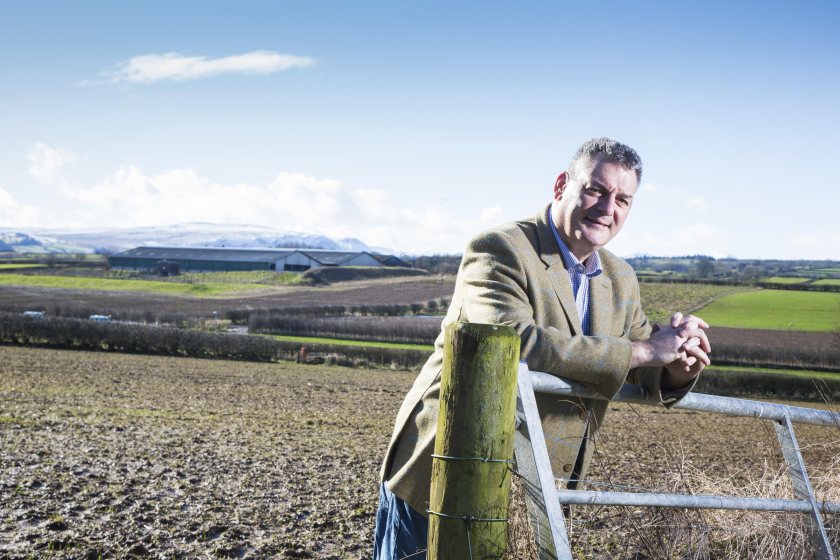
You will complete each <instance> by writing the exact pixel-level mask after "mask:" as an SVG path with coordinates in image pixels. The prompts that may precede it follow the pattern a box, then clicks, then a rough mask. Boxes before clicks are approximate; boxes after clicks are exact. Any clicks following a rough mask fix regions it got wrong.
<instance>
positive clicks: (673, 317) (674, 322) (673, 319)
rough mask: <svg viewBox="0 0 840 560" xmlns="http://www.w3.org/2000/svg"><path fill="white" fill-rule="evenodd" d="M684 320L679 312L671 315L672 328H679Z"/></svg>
mask: <svg viewBox="0 0 840 560" xmlns="http://www.w3.org/2000/svg"><path fill="white" fill-rule="evenodd" d="M682 318H683V314H682V313H680V312H679V311H677V312H675V313H674V314H673V315H671V327H673V328H675V329H676V328H677V327H679V326H680V322H681V321H682Z"/></svg>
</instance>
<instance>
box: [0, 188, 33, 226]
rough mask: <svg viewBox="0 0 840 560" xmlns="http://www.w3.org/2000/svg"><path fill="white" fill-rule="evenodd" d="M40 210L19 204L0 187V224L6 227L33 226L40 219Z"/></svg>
mask: <svg viewBox="0 0 840 560" xmlns="http://www.w3.org/2000/svg"><path fill="white" fill-rule="evenodd" d="M41 217H42V216H41V213H40V211H39V210H38V209H37V208H35V207H34V206H29V205H28V204H21V203H19V202H17V201H16V200H15V199H14V197H12V195H11V194H10V193H9V191H7V190H6V189H4V188H3V187H0V225H2V226H3V227H6V228H19V227H34V226H37V225H39V222H40V220H41Z"/></svg>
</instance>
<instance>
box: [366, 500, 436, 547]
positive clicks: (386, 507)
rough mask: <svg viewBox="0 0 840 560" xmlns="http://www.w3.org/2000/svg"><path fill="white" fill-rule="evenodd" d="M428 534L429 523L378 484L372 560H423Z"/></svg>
mask: <svg viewBox="0 0 840 560" xmlns="http://www.w3.org/2000/svg"><path fill="white" fill-rule="evenodd" d="M428 534H429V520H428V519H426V518H425V517H423V516H422V515H421V514H419V513H418V512H417V511H415V510H414V509H412V508H411V507H410V506H409V505H408V504H407V503H405V502H404V501H402V500H401V499H399V498H398V497H396V496H395V495H394V494H393V493H391V492H390V491H389V490H388V489H387V488H385V485H384V484H382V486H380V487H379V510H377V512H376V537H375V540H374V544H373V558H374V560H400V559H402V558H409V559H410V560H426V548H427V546H428V545H427V542H426V541H427V540H428V538H429V537H428Z"/></svg>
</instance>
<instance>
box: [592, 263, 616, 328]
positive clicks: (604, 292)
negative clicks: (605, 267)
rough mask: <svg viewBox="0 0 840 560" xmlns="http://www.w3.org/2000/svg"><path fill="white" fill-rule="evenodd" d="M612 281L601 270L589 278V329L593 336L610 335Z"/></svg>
mask: <svg viewBox="0 0 840 560" xmlns="http://www.w3.org/2000/svg"><path fill="white" fill-rule="evenodd" d="M612 323H613V303H612V281H611V280H610V279H609V278H608V277H607V275H606V274H605V273H604V272H602V273H601V274H599V275H598V276H596V277H595V278H590V279H589V330H590V331H591V333H590V334H592V335H593V336H612V335H613V332H612Z"/></svg>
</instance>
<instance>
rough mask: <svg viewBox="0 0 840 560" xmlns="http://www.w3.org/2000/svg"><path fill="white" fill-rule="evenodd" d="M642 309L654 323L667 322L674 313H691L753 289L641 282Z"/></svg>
mask: <svg viewBox="0 0 840 560" xmlns="http://www.w3.org/2000/svg"><path fill="white" fill-rule="evenodd" d="M639 288H640V290H641V299H642V309H644V310H645V315H647V317H648V319H650V320H651V321H652V322H654V323H664V322H667V321H668V319H669V318H670V316H671V314H672V313H673V312H675V311H680V312H682V313H691V312H694V310H696V309H698V308H700V307H702V306H704V305H707V304H708V303H709V302H711V301H714V300H716V299H718V298H720V297H723V296H725V295H728V294H734V293H740V292H745V291H747V290H753V288H747V287H739V286H718V285H713V284H677V283H674V284H672V283H669V282H661V283H660V282H642V283H641V284H640V285H639Z"/></svg>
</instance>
